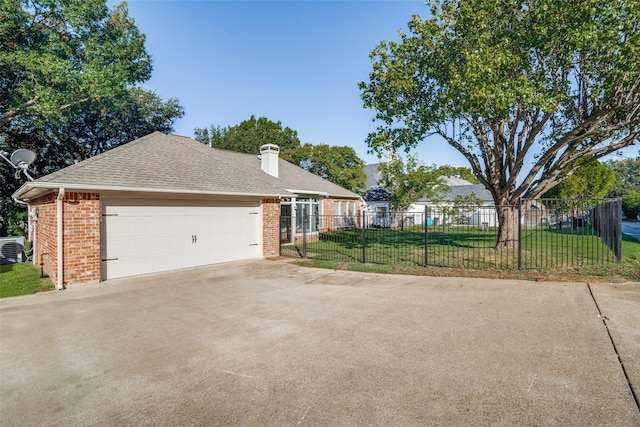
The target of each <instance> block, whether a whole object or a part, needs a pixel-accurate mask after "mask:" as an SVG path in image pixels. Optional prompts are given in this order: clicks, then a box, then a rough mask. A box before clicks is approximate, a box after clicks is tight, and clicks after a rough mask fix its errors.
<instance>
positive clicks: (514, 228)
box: [496, 205, 520, 249]
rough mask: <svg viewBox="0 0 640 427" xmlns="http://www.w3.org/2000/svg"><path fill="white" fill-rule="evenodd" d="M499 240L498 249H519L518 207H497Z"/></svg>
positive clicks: (497, 242)
mask: <svg viewBox="0 0 640 427" xmlns="http://www.w3.org/2000/svg"><path fill="white" fill-rule="evenodd" d="M496 211H497V213H498V240H497V241H496V249H518V245H519V240H518V221H519V220H520V218H518V206H506V205H503V206H496Z"/></svg>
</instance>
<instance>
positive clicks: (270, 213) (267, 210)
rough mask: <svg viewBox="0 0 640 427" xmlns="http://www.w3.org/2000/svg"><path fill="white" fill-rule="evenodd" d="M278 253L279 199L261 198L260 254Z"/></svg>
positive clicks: (268, 255) (271, 254)
mask: <svg viewBox="0 0 640 427" xmlns="http://www.w3.org/2000/svg"><path fill="white" fill-rule="evenodd" d="M277 255H280V200H279V199H263V200H262V256H264V257H272V256H277Z"/></svg>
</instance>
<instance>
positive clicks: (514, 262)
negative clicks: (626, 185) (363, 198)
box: [283, 227, 640, 280]
mask: <svg viewBox="0 0 640 427" xmlns="http://www.w3.org/2000/svg"><path fill="white" fill-rule="evenodd" d="M365 233H366V234H365V239H366V245H365V250H364V251H363V235H362V230H340V231H330V232H324V233H320V235H319V239H318V240H317V241H315V242H308V243H307V245H306V253H307V258H309V259H312V260H314V264H317V266H322V265H323V263H324V265H325V266H326V267H327V268H338V267H337V266H343V267H344V266H346V267H344V268H347V269H349V270H357V271H372V272H386V273H398V272H400V273H401V272H403V271H407V272H408V274H423V271H424V269H425V267H424V264H425V250H424V243H425V235H424V231H422V230H419V229H405V230H404V231H403V230H398V229H386V230H381V229H367V230H366V231H365ZM496 238H497V230H496V229H495V228H493V229H490V230H489V231H488V232H480V231H478V230H474V229H470V228H468V227H459V228H458V227H444V228H435V229H434V230H430V231H429V235H428V239H429V245H428V254H426V255H427V256H428V265H429V266H439V267H445V268H453V269H472V270H493V271H497V270H499V271H506V272H514V274H515V272H518V271H524V270H547V271H548V270H551V269H553V270H558V271H560V270H565V271H574V270H575V271H576V272H585V273H586V274H588V275H589V276H594V277H597V276H602V277H605V278H606V277H608V276H610V277H613V276H612V274H613V275H615V277H618V278H619V280H640V243H639V242H638V241H637V240H635V239H633V238H632V237H630V236H626V235H623V242H622V254H623V262H622V263H618V262H617V259H616V258H615V256H614V254H613V253H612V251H611V250H610V249H609V248H608V247H607V246H606V245H605V244H604V243H602V241H601V239H600V238H599V237H598V236H597V235H594V234H593V233H591V232H588V231H585V230H584V229H577V230H572V229H570V228H569V229H564V230H549V229H546V228H537V229H526V230H523V236H522V239H523V240H522V251H521V258H520V265H521V267H522V270H518V251H517V250H495V249H494V245H495V241H496ZM297 248H298V249H299V250H301V251H302V250H303V247H302V245H297ZM288 249H291V253H290V254H289V255H292V256H296V255H297V251H296V250H295V249H294V248H293V247H292V246H289V247H287V246H284V247H283V251H284V252H283V254H286V252H287V250H288ZM363 259H364V260H365V262H364V263H363ZM343 267H340V268H343ZM414 268H415V269H416V271H411V270H412V269H414ZM572 274H573V273H572Z"/></svg>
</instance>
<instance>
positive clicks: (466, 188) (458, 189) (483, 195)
mask: <svg viewBox="0 0 640 427" xmlns="http://www.w3.org/2000/svg"><path fill="white" fill-rule="evenodd" d="M471 193H475V195H476V196H477V197H479V198H480V199H482V200H483V201H485V202H493V197H492V196H491V193H490V192H489V191H488V190H487V189H486V188H484V185H482V184H468V185H451V186H450V187H449V191H448V192H447V193H446V194H445V195H444V196H443V197H442V198H441V199H440V200H453V199H454V198H456V196H469V195H471ZM420 201H421V202H429V201H435V200H429V199H426V198H425V199H420Z"/></svg>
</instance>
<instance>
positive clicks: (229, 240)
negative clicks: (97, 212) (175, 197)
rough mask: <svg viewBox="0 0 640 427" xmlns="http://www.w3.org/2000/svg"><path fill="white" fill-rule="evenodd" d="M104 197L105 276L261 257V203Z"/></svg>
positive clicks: (118, 275) (113, 276)
mask: <svg viewBox="0 0 640 427" xmlns="http://www.w3.org/2000/svg"><path fill="white" fill-rule="evenodd" d="M145 203H146V204H145V205H136V204H135V202H134V201H128V200H104V201H103V213H104V216H103V241H104V242H105V243H104V246H103V259H108V260H109V261H105V262H103V278H104V279H107V278H115V277H123V276H129V275H136V274H145V273H151V272H156V271H166V270H173V269H178V268H186V267H194V266H198V265H207V264H214V263H218V262H227V261H235V260H240V259H248V258H255V257H259V256H260V255H261V250H260V245H259V241H260V232H259V230H260V229H261V228H260V215H256V213H258V212H259V208H258V202H245V203H242V204H239V205H238V206H233V205H232V203H231V202H201V201H195V202H188V203H185V204H183V205H179V203H184V202H177V201H174V202H171V201H164V200H155V201H146V202H145Z"/></svg>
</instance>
